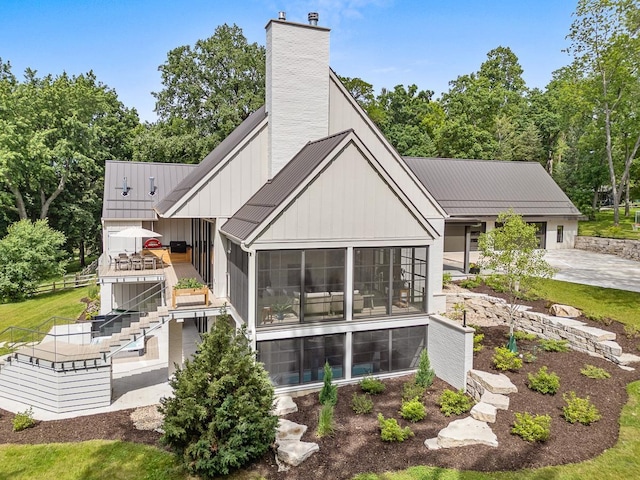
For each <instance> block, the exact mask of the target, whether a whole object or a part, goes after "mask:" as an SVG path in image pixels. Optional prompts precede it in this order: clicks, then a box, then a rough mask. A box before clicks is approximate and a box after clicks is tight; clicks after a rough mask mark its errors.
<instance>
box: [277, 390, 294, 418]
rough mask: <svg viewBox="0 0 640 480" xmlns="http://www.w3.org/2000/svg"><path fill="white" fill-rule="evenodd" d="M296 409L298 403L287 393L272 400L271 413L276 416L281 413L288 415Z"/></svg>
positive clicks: (279, 415)
mask: <svg viewBox="0 0 640 480" xmlns="http://www.w3.org/2000/svg"><path fill="white" fill-rule="evenodd" d="M297 411H298V405H296V402H294V401H293V398H291V397H290V396H288V395H283V396H282V397H278V398H276V399H275V401H274V402H273V409H272V411H271V412H272V413H273V414H274V415H275V416H276V417H281V416H283V415H288V414H289V413H295V412H297Z"/></svg>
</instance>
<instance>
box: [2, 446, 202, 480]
mask: <svg viewBox="0 0 640 480" xmlns="http://www.w3.org/2000/svg"><path fill="white" fill-rule="evenodd" d="M0 478H11V479H12V480H31V479H33V478H37V479H39V480H76V479H77V480H80V479H82V480H113V479H114V478H117V479H118V480H141V479H148V480H161V479H162V480H187V479H189V478H190V477H189V476H188V475H186V474H185V472H184V471H182V469H181V468H179V467H178V466H177V464H176V462H175V457H174V456H173V455H172V454H170V453H168V452H164V451H162V450H160V449H157V448H154V447H150V446H146V445H140V444H135V443H127V442H114V441H104V440H92V441H90V442H82V443H54V444H46V445H1V446H0Z"/></svg>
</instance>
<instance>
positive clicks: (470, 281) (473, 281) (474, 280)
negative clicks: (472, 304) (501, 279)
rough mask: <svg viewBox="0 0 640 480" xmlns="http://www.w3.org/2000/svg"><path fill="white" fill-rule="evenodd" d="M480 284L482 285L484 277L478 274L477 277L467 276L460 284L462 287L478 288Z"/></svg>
mask: <svg viewBox="0 0 640 480" xmlns="http://www.w3.org/2000/svg"><path fill="white" fill-rule="evenodd" d="M480 285H482V279H481V278H480V276H479V275H476V276H475V277H469V278H466V279H464V280H462V281H461V282H460V286H461V287H462V288H468V289H472V288H478V287H479V286H480Z"/></svg>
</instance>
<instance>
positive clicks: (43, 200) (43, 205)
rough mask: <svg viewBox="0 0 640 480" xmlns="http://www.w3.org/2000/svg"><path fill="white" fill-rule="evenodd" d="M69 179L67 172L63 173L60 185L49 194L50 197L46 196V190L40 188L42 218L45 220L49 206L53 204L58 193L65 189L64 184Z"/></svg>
mask: <svg viewBox="0 0 640 480" xmlns="http://www.w3.org/2000/svg"><path fill="white" fill-rule="evenodd" d="M66 180H67V176H66V174H63V175H62V176H61V177H60V181H59V182H58V186H57V187H56V189H55V190H54V192H53V193H52V194H51V195H50V196H49V198H46V197H45V193H44V190H43V189H42V188H41V189H40V205H41V207H40V219H41V220H44V219H45V218H47V215H49V207H50V206H51V202H53V201H54V200H55V199H56V197H57V196H58V195H60V194H61V193H62V191H63V190H64V184H65V182H66Z"/></svg>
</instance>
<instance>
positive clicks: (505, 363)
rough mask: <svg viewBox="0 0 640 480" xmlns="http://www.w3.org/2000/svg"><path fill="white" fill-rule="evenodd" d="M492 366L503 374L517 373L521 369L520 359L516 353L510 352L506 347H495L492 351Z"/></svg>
mask: <svg viewBox="0 0 640 480" xmlns="http://www.w3.org/2000/svg"><path fill="white" fill-rule="evenodd" d="M494 352H495V354H494V355H493V365H494V366H495V367H496V368H497V369H498V370H501V371H503V372H506V371H511V372H517V371H518V370H520V369H521V368H522V359H521V358H519V357H518V354H517V353H514V352H512V351H511V350H509V349H508V348H507V347H496V348H495V349H494Z"/></svg>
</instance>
